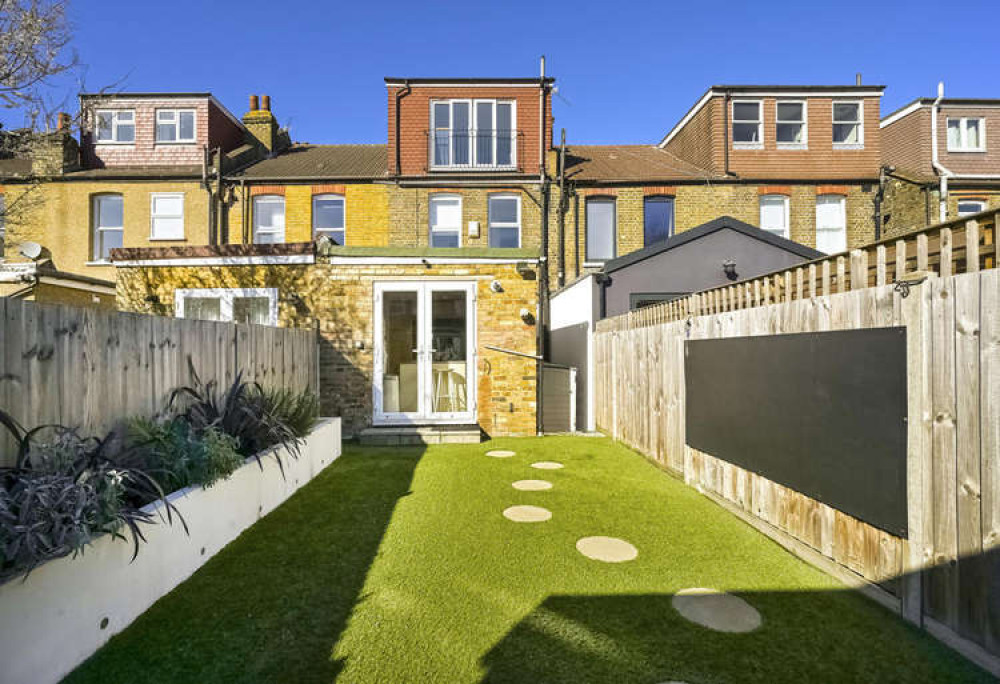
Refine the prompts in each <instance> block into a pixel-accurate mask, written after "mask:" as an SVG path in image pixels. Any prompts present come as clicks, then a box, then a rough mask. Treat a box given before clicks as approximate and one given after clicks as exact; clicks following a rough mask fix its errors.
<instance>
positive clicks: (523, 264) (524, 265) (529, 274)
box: [515, 261, 535, 280]
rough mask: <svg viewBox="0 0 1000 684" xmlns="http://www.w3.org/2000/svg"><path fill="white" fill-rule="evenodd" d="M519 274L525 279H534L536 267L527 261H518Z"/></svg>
mask: <svg viewBox="0 0 1000 684" xmlns="http://www.w3.org/2000/svg"><path fill="white" fill-rule="evenodd" d="M515 268H517V274H518V275H519V276H521V277H522V278H524V279H525V280H532V279H533V278H534V277H535V269H534V268H532V267H531V264H530V263H528V262H527V261H519V262H517V266H516V267H515Z"/></svg>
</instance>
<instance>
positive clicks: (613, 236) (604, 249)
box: [585, 197, 618, 263]
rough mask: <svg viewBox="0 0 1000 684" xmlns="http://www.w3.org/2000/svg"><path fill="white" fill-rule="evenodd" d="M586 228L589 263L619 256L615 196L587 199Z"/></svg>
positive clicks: (586, 258)
mask: <svg viewBox="0 0 1000 684" xmlns="http://www.w3.org/2000/svg"><path fill="white" fill-rule="evenodd" d="M586 230H587V236H586V239H587V243H586V256H585V260H586V261H587V262H588V263H593V262H601V261H607V260H609V259H614V258H615V256H617V250H618V240H617V232H618V217H617V207H616V206H615V198H614V197H591V198H589V199H587V227H586Z"/></svg>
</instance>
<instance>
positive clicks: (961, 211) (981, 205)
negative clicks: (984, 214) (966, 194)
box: [958, 199, 986, 216]
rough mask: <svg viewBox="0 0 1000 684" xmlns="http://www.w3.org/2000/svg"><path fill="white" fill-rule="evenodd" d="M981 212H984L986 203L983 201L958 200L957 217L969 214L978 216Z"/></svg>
mask: <svg viewBox="0 0 1000 684" xmlns="http://www.w3.org/2000/svg"><path fill="white" fill-rule="evenodd" d="M981 211H986V202H985V201H984V200H974V199H960V200H958V215H959V216H968V215H969V214H978V213H979V212H981Z"/></svg>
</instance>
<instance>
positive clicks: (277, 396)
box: [259, 388, 319, 437]
mask: <svg viewBox="0 0 1000 684" xmlns="http://www.w3.org/2000/svg"><path fill="white" fill-rule="evenodd" d="M259 392H260V394H261V395H262V398H263V401H264V403H265V404H266V405H267V407H268V410H269V411H270V412H271V413H272V414H273V415H274V416H275V417H276V418H277V419H278V420H280V421H281V422H283V423H284V424H285V425H287V426H288V427H289V428H290V429H291V430H292V432H293V433H295V435H296V436H297V437H306V436H307V435H308V434H309V433H310V432H312V429H313V428H314V427H316V420H317V419H318V418H319V397H317V396H316V395H315V394H314V393H313V392H310V391H308V390H306V391H304V392H296V391H295V390H291V389H283V388H282V389H271V388H268V389H263V390H259Z"/></svg>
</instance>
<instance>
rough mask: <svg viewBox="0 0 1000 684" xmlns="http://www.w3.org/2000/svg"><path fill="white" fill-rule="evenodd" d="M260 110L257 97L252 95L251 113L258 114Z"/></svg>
mask: <svg viewBox="0 0 1000 684" xmlns="http://www.w3.org/2000/svg"><path fill="white" fill-rule="evenodd" d="M258 109H260V103H259V102H258V100H257V96H256V95H251V96H250V111H251V112H256V111H257V110H258Z"/></svg>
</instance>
